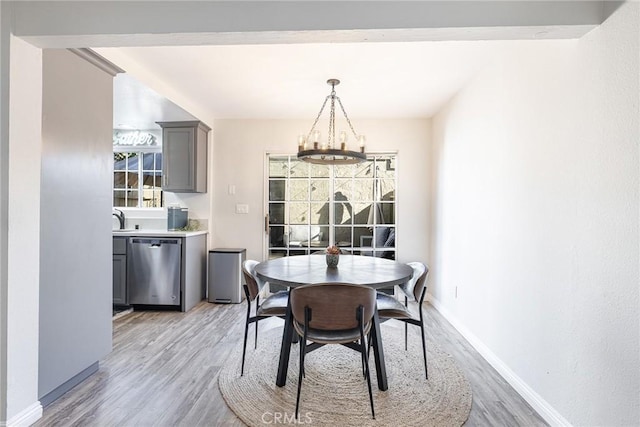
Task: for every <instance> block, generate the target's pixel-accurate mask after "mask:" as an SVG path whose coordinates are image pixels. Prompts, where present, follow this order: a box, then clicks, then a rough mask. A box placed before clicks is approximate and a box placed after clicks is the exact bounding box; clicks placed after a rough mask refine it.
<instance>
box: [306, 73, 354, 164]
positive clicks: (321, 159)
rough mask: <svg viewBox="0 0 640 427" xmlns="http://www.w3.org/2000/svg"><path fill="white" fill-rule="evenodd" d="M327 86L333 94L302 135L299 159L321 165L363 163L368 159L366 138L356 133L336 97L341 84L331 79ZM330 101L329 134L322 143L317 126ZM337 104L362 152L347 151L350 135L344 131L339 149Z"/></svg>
mask: <svg viewBox="0 0 640 427" xmlns="http://www.w3.org/2000/svg"><path fill="white" fill-rule="evenodd" d="M327 84H328V85H330V86H331V93H330V94H329V95H328V96H327V97H326V98H325V100H324V103H323V104H322V108H320V112H319V113H318V116H317V117H316V120H315V121H314V122H313V125H312V126H311V130H310V131H309V133H308V134H307V135H306V136H305V135H300V136H299V137H298V159H300V160H304V161H305V162H309V163H315V164H319V165H351V164H356V163H360V162H363V161H365V160H366V159H367V155H366V154H365V152H364V143H365V137H364V135H358V134H357V133H356V131H355V129H354V128H353V125H352V124H351V120H349V116H347V112H346V111H345V109H344V107H343V106H342V102H341V101H340V98H339V97H338V96H337V95H336V86H337V85H339V84H340V80H338V79H329V80H327ZM328 101H330V104H329V132H328V136H327V141H326V142H322V143H321V142H320V131H319V130H318V129H316V125H317V124H318V120H320V117H321V116H322V112H323V111H324V108H325V107H326V106H327V102H328ZM336 102H337V103H338V105H339V106H340V109H341V110H342V114H343V115H344V118H345V119H346V120H347V124H348V125H349V128H350V130H351V133H352V134H353V136H354V138H355V139H356V141H358V144H359V145H360V151H351V150H347V139H348V135H347V132H346V131H344V130H343V131H341V132H340V148H338V141H337V140H336Z"/></svg>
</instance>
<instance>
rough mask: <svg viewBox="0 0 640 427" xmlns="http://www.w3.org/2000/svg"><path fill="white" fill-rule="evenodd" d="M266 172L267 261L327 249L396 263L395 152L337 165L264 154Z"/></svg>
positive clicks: (293, 156)
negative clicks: (360, 161) (363, 160)
mask: <svg viewBox="0 0 640 427" xmlns="http://www.w3.org/2000/svg"><path fill="white" fill-rule="evenodd" d="M266 170H267V173H268V177H267V180H266V194H267V197H266V200H267V206H266V209H265V210H266V216H265V235H266V238H265V249H266V254H267V257H268V259H273V258H278V257H283V256H290V255H304V254H309V253H313V252H316V251H324V249H325V248H326V247H327V246H331V245H337V246H339V247H340V248H341V249H343V250H345V251H349V252H351V253H353V254H356V255H369V256H378V257H384V258H389V259H395V251H396V244H395V236H396V233H395V219H396V201H397V200H396V182H397V180H396V154H378V155H371V156H370V157H369V158H368V159H367V161H365V162H363V163H360V164H357V165H339V166H329V165H315V164H309V163H305V162H302V161H299V160H298V159H297V158H296V156H295V155H274V154H268V155H267V168H266Z"/></svg>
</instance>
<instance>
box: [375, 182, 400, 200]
mask: <svg viewBox="0 0 640 427" xmlns="http://www.w3.org/2000/svg"><path fill="white" fill-rule="evenodd" d="M395 189H396V181H395V180H393V179H381V180H380V181H379V188H378V191H379V193H380V195H379V198H378V200H394V198H395Z"/></svg>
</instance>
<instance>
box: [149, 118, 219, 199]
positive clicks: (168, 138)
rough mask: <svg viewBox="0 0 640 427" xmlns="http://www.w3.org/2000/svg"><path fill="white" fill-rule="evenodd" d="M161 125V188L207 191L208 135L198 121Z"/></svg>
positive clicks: (181, 190) (207, 131)
mask: <svg viewBox="0 0 640 427" xmlns="http://www.w3.org/2000/svg"><path fill="white" fill-rule="evenodd" d="M158 124H159V125H160V126H161V127H162V189H163V190H164V191H171V192H174V193H206V192H207V138H208V137H207V135H208V133H209V131H210V130H211V129H210V128H209V127H208V126H207V125H205V124H204V123H202V122H199V121H188V122H158Z"/></svg>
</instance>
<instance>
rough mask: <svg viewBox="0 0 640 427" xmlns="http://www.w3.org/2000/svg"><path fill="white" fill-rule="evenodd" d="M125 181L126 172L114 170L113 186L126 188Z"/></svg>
mask: <svg viewBox="0 0 640 427" xmlns="http://www.w3.org/2000/svg"><path fill="white" fill-rule="evenodd" d="M126 183H127V173H126V172H114V173H113V188H126ZM114 206H115V205H114Z"/></svg>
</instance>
